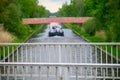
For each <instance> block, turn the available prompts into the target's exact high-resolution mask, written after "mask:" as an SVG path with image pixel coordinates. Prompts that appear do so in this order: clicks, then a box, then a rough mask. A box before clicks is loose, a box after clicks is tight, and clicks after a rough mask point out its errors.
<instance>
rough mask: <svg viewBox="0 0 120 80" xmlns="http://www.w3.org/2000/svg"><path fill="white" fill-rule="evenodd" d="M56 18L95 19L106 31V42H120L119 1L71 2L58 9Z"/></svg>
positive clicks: (82, 0) (92, 0) (79, 0)
mask: <svg viewBox="0 0 120 80" xmlns="http://www.w3.org/2000/svg"><path fill="white" fill-rule="evenodd" d="M57 15H58V16H66V17H69V16H73V17H78V16H79V17H80V16H90V17H95V18H97V19H98V20H99V21H100V23H101V25H102V26H101V29H104V30H105V31H106V36H107V41H112V42H119V41H120V33H119V30H120V0H115V1H114V0H71V3H70V4H64V5H63V6H62V8H60V9H59V11H58V13H57Z"/></svg>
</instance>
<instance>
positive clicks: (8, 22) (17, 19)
mask: <svg viewBox="0 0 120 80" xmlns="http://www.w3.org/2000/svg"><path fill="white" fill-rule="evenodd" d="M37 2H38V0H1V1H0V23H3V24H4V28H5V29H6V30H8V31H9V32H11V33H12V34H14V35H16V37H18V38H24V37H25V35H29V34H30V33H31V32H32V31H33V30H34V27H35V26H33V25H32V26H31V25H23V24H22V18H33V17H46V16H48V14H49V11H48V10H46V9H45V7H43V6H39V5H37Z"/></svg>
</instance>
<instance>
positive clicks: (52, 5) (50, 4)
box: [39, 0, 70, 13]
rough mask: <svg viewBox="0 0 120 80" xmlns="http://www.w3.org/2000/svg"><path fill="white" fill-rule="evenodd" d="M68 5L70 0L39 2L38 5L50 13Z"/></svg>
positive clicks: (40, 0)
mask: <svg viewBox="0 0 120 80" xmlns="http://www.w3.org/2000/svg"><path fill="white" fill-rule="evenodd" d="M66 2H67V3H68V4H69V3H70V0H39V5H43V6H45V7H46V9H48V10H49V11H50V12H52V13H54V12H57V11H58V10H59V8H61V7H62V5H63V4H64V3H66Z"/></svg>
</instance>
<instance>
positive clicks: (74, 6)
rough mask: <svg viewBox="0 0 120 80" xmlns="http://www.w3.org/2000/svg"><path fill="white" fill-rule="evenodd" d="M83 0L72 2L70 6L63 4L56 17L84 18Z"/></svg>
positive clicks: (73, 0)
mask: <svg viewBox="0 0 120 80" xmlns="http://www.w3.org/2000/svg"><path fill="white" fill-rule="evenodd" d="M83 4H84V0H72V1H71V4H66V3H65V4H64V5H63V6H62V8H60V9H59V11H58V12H57V16H66V17H78V16H84V5H83Z"/></svg>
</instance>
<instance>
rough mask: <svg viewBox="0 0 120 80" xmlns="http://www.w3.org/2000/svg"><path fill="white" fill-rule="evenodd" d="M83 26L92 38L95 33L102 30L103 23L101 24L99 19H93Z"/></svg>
mask: <svg viewBox="0 0 120 80" xmlns="http://www.w3.org/2000/svg"><path fill="white" fill-rule="evenodd" d="M82 26H83V28H84V30H85V32H86V33H88V34H89V35H91V36H94V35H95V32H96V31H98V30H100V28H101V23H100V22H99V20H98V19H96V18H92V19H89V20H88V21H86V22H85V23H83V25H82Z"/></svg>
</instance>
